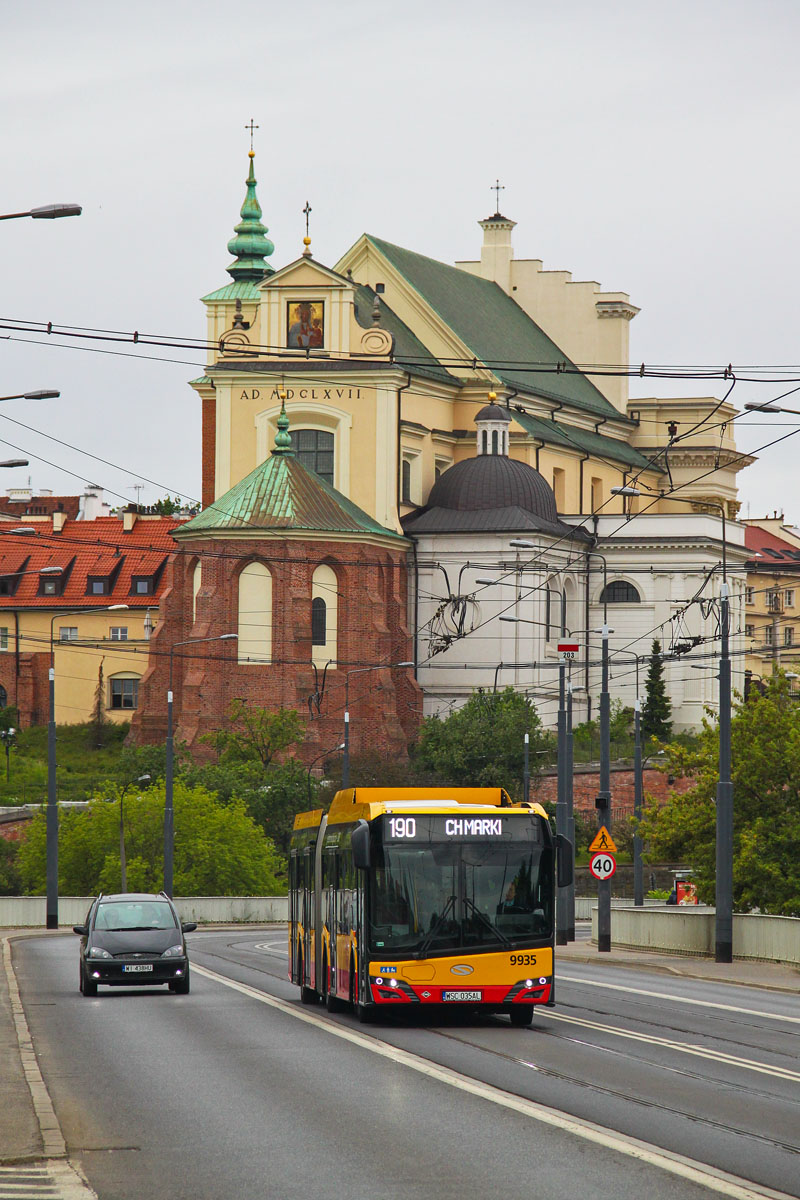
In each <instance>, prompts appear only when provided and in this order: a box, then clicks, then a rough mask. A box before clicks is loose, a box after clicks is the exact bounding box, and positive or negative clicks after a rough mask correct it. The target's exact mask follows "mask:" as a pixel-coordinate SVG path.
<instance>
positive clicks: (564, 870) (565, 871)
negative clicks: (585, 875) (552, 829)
mask: <svg viewBox="0 0 800 1200" xmlns="http://www.w3.org/2000/svg"><path fill="white" fill-rule="evenodd" d="M556 883H557V884H558V886H559V887H569V885H570V884H571V883H572V842H571V841H570V840H569V838H566V837H564V835H563V833H557V834H556Z"/></svg>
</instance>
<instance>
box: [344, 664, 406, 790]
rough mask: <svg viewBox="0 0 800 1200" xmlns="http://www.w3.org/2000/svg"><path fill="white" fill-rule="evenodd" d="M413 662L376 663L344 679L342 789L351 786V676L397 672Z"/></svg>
mask: <svg viewBox="0 0 800 1200" xmlns="http://www.w3.org/2000/svg"><path fill="white" fill-rule="evenodd" d="M413 666H414V663H413V662H399V663H376V664H375V666H373V667H354V668H353V669H352V670H350V671H346V672H345V677H344V741H343V742H342V748H343V750H344V755H343V757H342V787H343V788H346V787H349V786H350V676H351V675H366V674H367V672H368V671H396V670H399V669H400V667H413Z"/></svg>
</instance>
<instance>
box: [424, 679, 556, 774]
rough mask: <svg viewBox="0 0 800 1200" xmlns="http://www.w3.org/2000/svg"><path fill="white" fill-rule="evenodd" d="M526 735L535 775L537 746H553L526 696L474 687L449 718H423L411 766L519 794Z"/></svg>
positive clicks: (538, 761)
mask: <svg viewBox="0 0 800 1200" xmlns="http://www.w3.org/2000/svg"><path fill="white" fill-rule="evenodd" d="M526 733H528V734H529V735H530V768H531V776H532V777H533V776H534V775H536V774H538V772H539V765H540V759H539V756H538V754H537V751H538V750H543V749H552V746H553V738H552V735H551V734H548V733H546V732H545V731H544V730H543V729H542V723H541V721H540V719H539V715H538V713H537V712H536V709H535V707H534V705H533V704H532V702H531V701H530V700H529V699H528V697H527V696H523V695H522V694H521V693H520V692H515V691H514V689H513V688H512V687H507V688H505V690H504V691H502V692H484V691H482V690H480V689H479V690H478V691H477V692H474V693H473V695H472V696H470V698H469V700H468V701H467V703H466V704H465V705H464V706H463V708H459V709H457V710H456V711H455V712H454V713H452V714H451V715H450V716H449V717H447V718H445V719H444V720H442V719H441V718H439V717H428V718H427V720H426V721H425V722H424V723H423V726H422V730H421V732H420V737H419V741H418V743H417V745H416V747H415V749H414V751H413V761H414V765H415V766H416V767H417V768H418V769H420V770H427V771H432V772H434V773H435V774H436V776H438V777H439V779H440V780H441V781H442V782H444V783H452V784H457V785H461V786H464V787H504V788H506V789H507V790H508V791H509V792H510V793H512V794H514V795H515V796H517V797H521V795H522V772H523V759H524V739H525V734H526Z"/></svg>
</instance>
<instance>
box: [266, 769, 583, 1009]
mask: <svg viewBox="0 0 800 1200" xmlns="http://www.w3.org/2000/svg"><path fill="white" fill-rule="evenodd" d="M570 850H571V847H570V845H569V842H567V841H566V840H565V839H560V838H558V837H557V836H554V835H553V834H552V832H551V829H550V823H549V821H548V818H547V814H546V812H545V810H544V809H543V808H542V807H541V806H540V805H538V804H531V803H523V804H514V803H512V801H511V799H510V797H509V796H508V793H507V792H506V791H505V790H504V789H503V788H349V789H347V790H345V791H340V792H337V793H336V795H335V797H334V799H333V802H332V804H331V807H330V811H329V812H328V813H327V815H326V814H325V813H324V812H323V810H322V809H316V810H315V811H313V812H307V813H302V814H300V815H299V816H298V817H296V818H295V823H294V830H293V834H292V844H291V852H290V859H289V976H290V978H291V980H292V981H293V982H294V983H296V984H298V985H299V987H300V996H301V1000H302V1001H303V1003H305V1004H316V1003H319V1002H320V1001H322V1002H323V1003H324V1004H325V1005H326V1006H327V1008H328V1011H329V1012H335V1011H337V1010H340V1009H343V1008H345V1007H346V1006H347V1005H351V1006H352V1007H353V1008H354V1010H355V1012H356V1015H357V1016H358V1018H359V1020H361V1021H369V1020H371V1019H372V1018H373V1017H374V1016H376V1015H378V1014H379V1013H381V1012H382V1011H390V1010H395V1009H398V1008H405V1007H407V1006H409V1005H413V1006H414V1007H415V1008H417V1010H418V1011H422V1009H421V1007H420V1006H427V1007H429V1008H430V1009H431V1011H432V1012H436V1011H441V1009H442V1008H444V1007H447V1008H452V1007H454V1006H461V1007H464V1006H467V1007H471V1008H475V1009H481V1010H484V1011H489V1012H496V1013H505V1014H507V1015H508V1016H509V1017H510V1019H511V1023H512V1024H513V1025H519V1026H524V1025H529V1024H530V1022H531V1019H532V1016H533V1010H534V1008H535V1006H536V1005H537V1004H546V1005H552V1004H553V1003H554V1001H555V981H554V975H553V952H554V942H555V936H554V935H555V890H556V884H557V883H558V885H559V886H561V887H563V886H566V884H568V883H569V882H570V879H571V874H572V855H571V853H570Z"/></svg>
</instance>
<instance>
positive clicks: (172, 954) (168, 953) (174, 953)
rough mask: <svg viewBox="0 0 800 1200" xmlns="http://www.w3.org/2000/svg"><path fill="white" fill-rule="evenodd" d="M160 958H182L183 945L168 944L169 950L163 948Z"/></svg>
mask: <svg viewBox="0 0 800 1200" xmlns="http://www.w3.org/2000/svg"><path fill="white" fill-rule="evenodd" d="M161 957H162V958H183V957H184V953H183V946H170V948H169V950H165V951H164V953H163V954H162V955H161Z"/></svg>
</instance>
